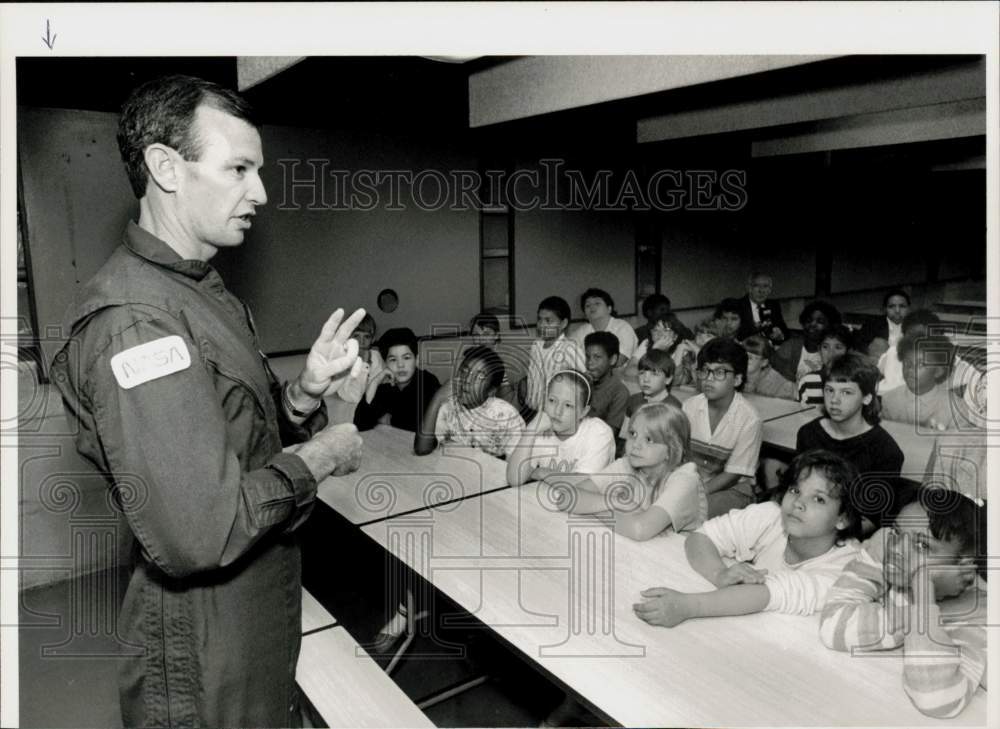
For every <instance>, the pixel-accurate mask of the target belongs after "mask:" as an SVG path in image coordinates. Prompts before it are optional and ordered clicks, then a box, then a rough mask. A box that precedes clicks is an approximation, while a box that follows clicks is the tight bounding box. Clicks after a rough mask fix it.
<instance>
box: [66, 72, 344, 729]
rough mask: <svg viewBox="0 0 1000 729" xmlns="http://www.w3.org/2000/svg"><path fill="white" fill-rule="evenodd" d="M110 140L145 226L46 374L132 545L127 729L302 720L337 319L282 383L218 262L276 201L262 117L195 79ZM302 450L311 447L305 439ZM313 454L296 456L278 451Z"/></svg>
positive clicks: (336, 451) (141, 102)
mask: <svg viewBox="0 0 1000 729" xmlns="http://www.w3.org/2000/svg"><path fill="white" fill-rule="evenodd" d="M118 144H119V149H120V150H121V154H122V159H123V160H124V162H125V166H126V169H127V172H128V175H129V180H130V182H131V184H132V188H133V190H134V192H135V194H136V197H138V198H139V211H140V212H139V220H138V224H136V223H132V222H130V223H129V225H128V227H127V229H126V230H125V234H124V238H123V240H122V243H121V245H120V246H119V247H118V248H117V249H116V250H115V251H114V253H113V254H112V255H111V257H110V258H109V259H108V261H107V262H106V263H105V265H104V266H103V268H101V270H100V271H99V272H98V273H97V274H96V275H95V276H94V278H93V279H91V281H90V282H89V283H87V285H86V286H85V287H84V288H83V289H82V291H81V292H80V295H79V297H78V300H77V302H76V304H75V305H74V308H73V309H72V310H71V312H70V314H69V317H68V320H67V323H66V329H65V331H67V332H68V340H67V343H66V345H65V346H64V347H63V348H62V350H61V351H60V352H59V353H58V354H57V355H56V358H55V361H54V362H53V365H52V375H53V380H54V381H55V383H56V385H57V386H58V387H59V389H60V391H61V392H62V395H63V400H64V403H65V405H66V408H67V412H69V413H70V415H71V417H73V418H76V419H77V421H78V424H79V435H78V436H77V441H76V443H77V448H78V450H79V451H80V452H81V453H82V454H83V455H84V456H85V457H87V458H88V459H89V460H91V461H92V462H93V463H94V464H96V466H97V467H98V468H99V469H100V470H102V471H104V472H105V473H107V475H108V478H109V481H110V482H111V483H112V488H113V489H114V492H115V495H116V497H117V498H118V500H119V503H120V504H121V506H122V509H123V511H124V512H125V514H126V516H127V519H128V523H129V527H130V529H131V531H132V533H133V534H134V536H135V541H136V550H135V556H134V564H133V566H132V569H133V572H132V575H131V579H130V582H129V586H128V590H127V592H126V595H125V600H124V605H123V606H122V612H121V620H120V624H121V631H122V635H123V636H124V637H125V639H126V640H127V641H128V642H130V643H132V644H135V645H137V646H139V647H140V648H141V651H139V653H140V654H139V655H137V656H135V657H129V658H125V659H122V668H121V671H120V678H119V690H120V698H121V709H122V718H123V720H124V723H125V726H293V725H296V724H297V723H298V722H299V721H300V718H299V716H300V715H299V705H298V695H297V691H296V687H295V664H296V661H297V659H298V653H299V644H300V633H301V627H300V620H301V589H302V586H301V562H300V554H299V549H298V546H297V544H296V541H295V535H294V530H295V529H296V527H298V526H299V525H300V524H301V523H302V522H303V521H304V520H305V519H306V517H307V516H308V515H309V512H310V510H311V508H312V505H313V501H314V500H315V496H316V484H317V481H319V480H322V479H323V478H325V477H326V476H327V475H329V474H330V473H334V474H342V473H348V472H349V471H352V470H354V469H356V468H357V467H358V465H359V462H360V454H361V438H360V437H359V436H358V434H357V431H356V430H355V428H354V426H353V425H338V426H333V427H326V423H327V418H326V409H325V407H324V406H323V403H322V399H321V396H322V394H323V392H324V391H325V390H326V389H327V388H328V387H330V386H331V384H333V385H334V386H335V384H336V383H337V382H339V381H342V380H343V379H344V377H345V376H346V375H347V374H348V372H349V371H350V370H351V368H352V366H354V365H355V362H356V361H357V344H356V342H354V341H353V340H351V339H349V337H350V334H351V332H352V330H353V329H354V327H355V326H356V325H357V323H358V322H359V321H360V319H361V317H362V316H363V315H364V312H363V311H361V310H359V311H357V312H355V313H354V314H353V315H351V316H350V317H348V318H347V319H346V320H345V319H344V315H343V312H342V311H341V310H339V309H338V310H337V311H336V312H334V313H333V315H332V316H331V317H330V318H329V320H328V321H327V322H326V324H325V325H324V326H323V329H322V332H321V333H320V335H319V337H318V338H317V340H316V342H315V343H314V344H313V345H312V348H311V350H310V352H309V355H308V357H307V361H306V365H305V368H304V369H303V371H302V373H301V374H300V375H299V376H298V378H296V379H295V380H292V381H290V382H288V383H286V384H285V385H284V386H282V385H281V384H279V383H278V382H277V381H276V379H275V377H274V375H273V373H272V372H271V371H270V368H269V367H268V366H267V362H266V359H265V358H264V356H263V355H262V354H261V353H260V349H259V347H258V342H257V336H256V333H255V331H254V325H253V321H252V319H251V317H250V315H249V311H248V310H247V309H246V307H245V306H244V305H243V304H242V303H241V302H240V301H239V300H238V299H237V298H236V297H235V296H233V295H232V294H230V293H229V292H228V291H227V290H226V288H225V286H224V285H223V282H222V279H221V278H220V277H219V274H218V273H217V272H216V271H215V269H214V268H212V266H210V265H209V263H208V261H209V259H210V258H212V256H214V255H215V254H216V253H217V252H218V250H219V249H220V248H230V247H235V246H238V245H240V244H241V243H242V242H243V236H244V233H245V231H246V230H247V229H249V228H250V225H251V220H252V217H253V215H254V211H255V210H256V208H257V207H258V206H260V205H264V204H265V203H266V202H267V195H266V193H265V192H264V186H263V184H262V182H261V179H260V176H259V170H260V167H261V165H262V164H263V161H264V160H263V153H262V149H261V140H260V134H259V132H258V128H257V126H256V124H255V122H254V121H253V116H252V111H251V109H250V107H249V106H248V105H247V103H246V102H245V101H244V100H243V99H242V98H241V97H240V96H238V95H237V94H235V93H233V92H232V91H229V90H227V89H224V88H222V87H220V86H217V85H215V84H212V83H209V82H206V81H203V80H201V79H196V78H192V77H185V76H171V77H167V78H163V79H157V80H155V81H151V82H149V83H146V84H144V85H142V86H140V87H139V88H137V89H136V90H135V91H134V92H133V93H132V96H131V97H130V98H129V100H128V101H127V102H126V103H125V106H124V107H123V109H122V116H121V120H120V124H119V130H118ZM303 441H304V442H303ZM299 442H301V443H302V444H301V445H300V446H298V448H297V450H295V451H294V452H283V451H282V447H283V446H287V445H290V444H293V443H299Z"/></svg>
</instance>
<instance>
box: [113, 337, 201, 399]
mask: <svg viewBox="0 0 1000 729" xmlns="http://www.w3.org/2000/svg"><path fill="white" fill-rule="evenodd" d="M190 366H191V355H190V354H189V353H188V348H187V345H186V344H185V343H184V340H183V339H182V338H181V337H179V336H177V335H176V334H174V335H172V336H169V337H162V338H160V339H155V340H153V341H152V342H146V343H145V344H140V345H138V346H136V347H131V348H129V349H126V350H125V351H124V352H119V353H118V354H116V355H115V356H114V357H112V358H111V371H112V372H114V373H115V379H116V380H118V384H119V385H120V386H121V387H122V389H125V390H131V389H132V388H133V387H135V386H136V385H141V384H142V383H144V382H149V381H150V380H155V379H157V378H159V377H166V376H167V375H172V374H173V373H174V372H180V371H181V370H186V369H187V368H188V367H190Z"/></svg>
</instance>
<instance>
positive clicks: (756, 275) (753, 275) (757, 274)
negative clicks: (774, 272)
mask: <svg viewBox="0 0 1000 729" xmlns="http://www.w3.org/2000/svg"><path fill="white" fill-rule="evenodd" d="M759 278H766V279H767V280H768V281H770V282H771V283H772V284H774V279H773V278H771V274H769V273H764V272H763V271H754V272H753V273H751V274H750V276H749V277H748V278H747V285H751V286H752V285H753V282H754V281H756V280H757V279H759Z"/></svg>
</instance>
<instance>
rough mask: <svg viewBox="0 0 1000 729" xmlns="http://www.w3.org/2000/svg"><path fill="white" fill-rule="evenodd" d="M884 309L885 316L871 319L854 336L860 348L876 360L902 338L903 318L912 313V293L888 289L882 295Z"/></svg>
mask: <svg viewBox="0 0 1000 729" xmlns="http://www.w3.org/2000/svg"><path fill="white" fill-rule="evenodd" d="M882 310H883V311H884V312H885V318H883V319H877V320H871V319H869V320H868V321H866V322H865V324H864V326H862V327H861V330H860V331H859V332H858V335H857V336H856V337H855V338H854V342H855V344H856V345H857V347H858V349H859V350H860V351H861V352H862V353H863V354H867V355H868V357H869V358H870V359H872V360H873V361H875V362H878V358H879V357H881V356H882V354H883V353H884V352H885V350H886V349H888V348H889V347H895V346H896V343H897V342H898V341H899V340H900V338H902V336H903V327H902V324H903V319H904V318H905V317H906V315H907V314H909V313H910V295H909V294H908V293H906V292H905V291H903V290H902V289H892V290H891V291H888V292H887V293H886V295H885V296H884V297H882Z"/></svg>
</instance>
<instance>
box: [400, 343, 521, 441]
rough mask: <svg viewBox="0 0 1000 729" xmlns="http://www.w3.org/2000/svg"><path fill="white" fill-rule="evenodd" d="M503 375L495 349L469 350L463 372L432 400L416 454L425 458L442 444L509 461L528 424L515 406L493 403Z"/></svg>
mask: <svg viewBox="0 0 1000 729" xmlns="http://www.w3.org/2000/svg"><path fill="white" fill-rule="evenodd" d="M503 373H504V366H503V361H502V360H501V359H500V355H498V354H497V353H496V352H494V351H493V350H492V349H489V348H488V347H472V348H471V349H469V350H467V351H466V352H465V353H464V354H463V355H462V362H461V364H459V366H458V372H457V373H456V374H455V376H454V377H453V378H452V379H450V380H449V381H448V382H447V383H445V385H444V386H443V387H441V388H440V389H439V390H438V391H437V392H436V393H434V397H432V398H431V401H430V403H429V404H428V406H427V412H425V413H424V419H423V423H422V424H421V427H420V429H419V430H417V432H416V434H415V435H414V437H413V450H414V452H415V453H416V454H417V455H418V456H425V455H427V454H428V453H430V452H431V451H433V450H434V449H435V448H436V447H437V444H438V442H439V441H440V442H441V443H445V444H454V445H465V446H472V447H474V448H478V449H479V450H481V451H483V452H484V453H488V454H490V455H491V456H496V457H497V458H504V457H505V456H507V454H509V453H510V452H511V451H512V450H513V448H514V445H515V444H516V443H517V441H518V439H519V438H520V437H521V432H522V431H523V430H524V420H523V419H522V418H521V416H520V415H519V414H518V412H517V410H515V409H514V406H513V405H511V404H510V403H508V402H506V401H504V400H501V399H500V398H498V397H494V395H495V393H496V391H497V388H498V387H500V383H501V382H502V381H503Z"/></svg>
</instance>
